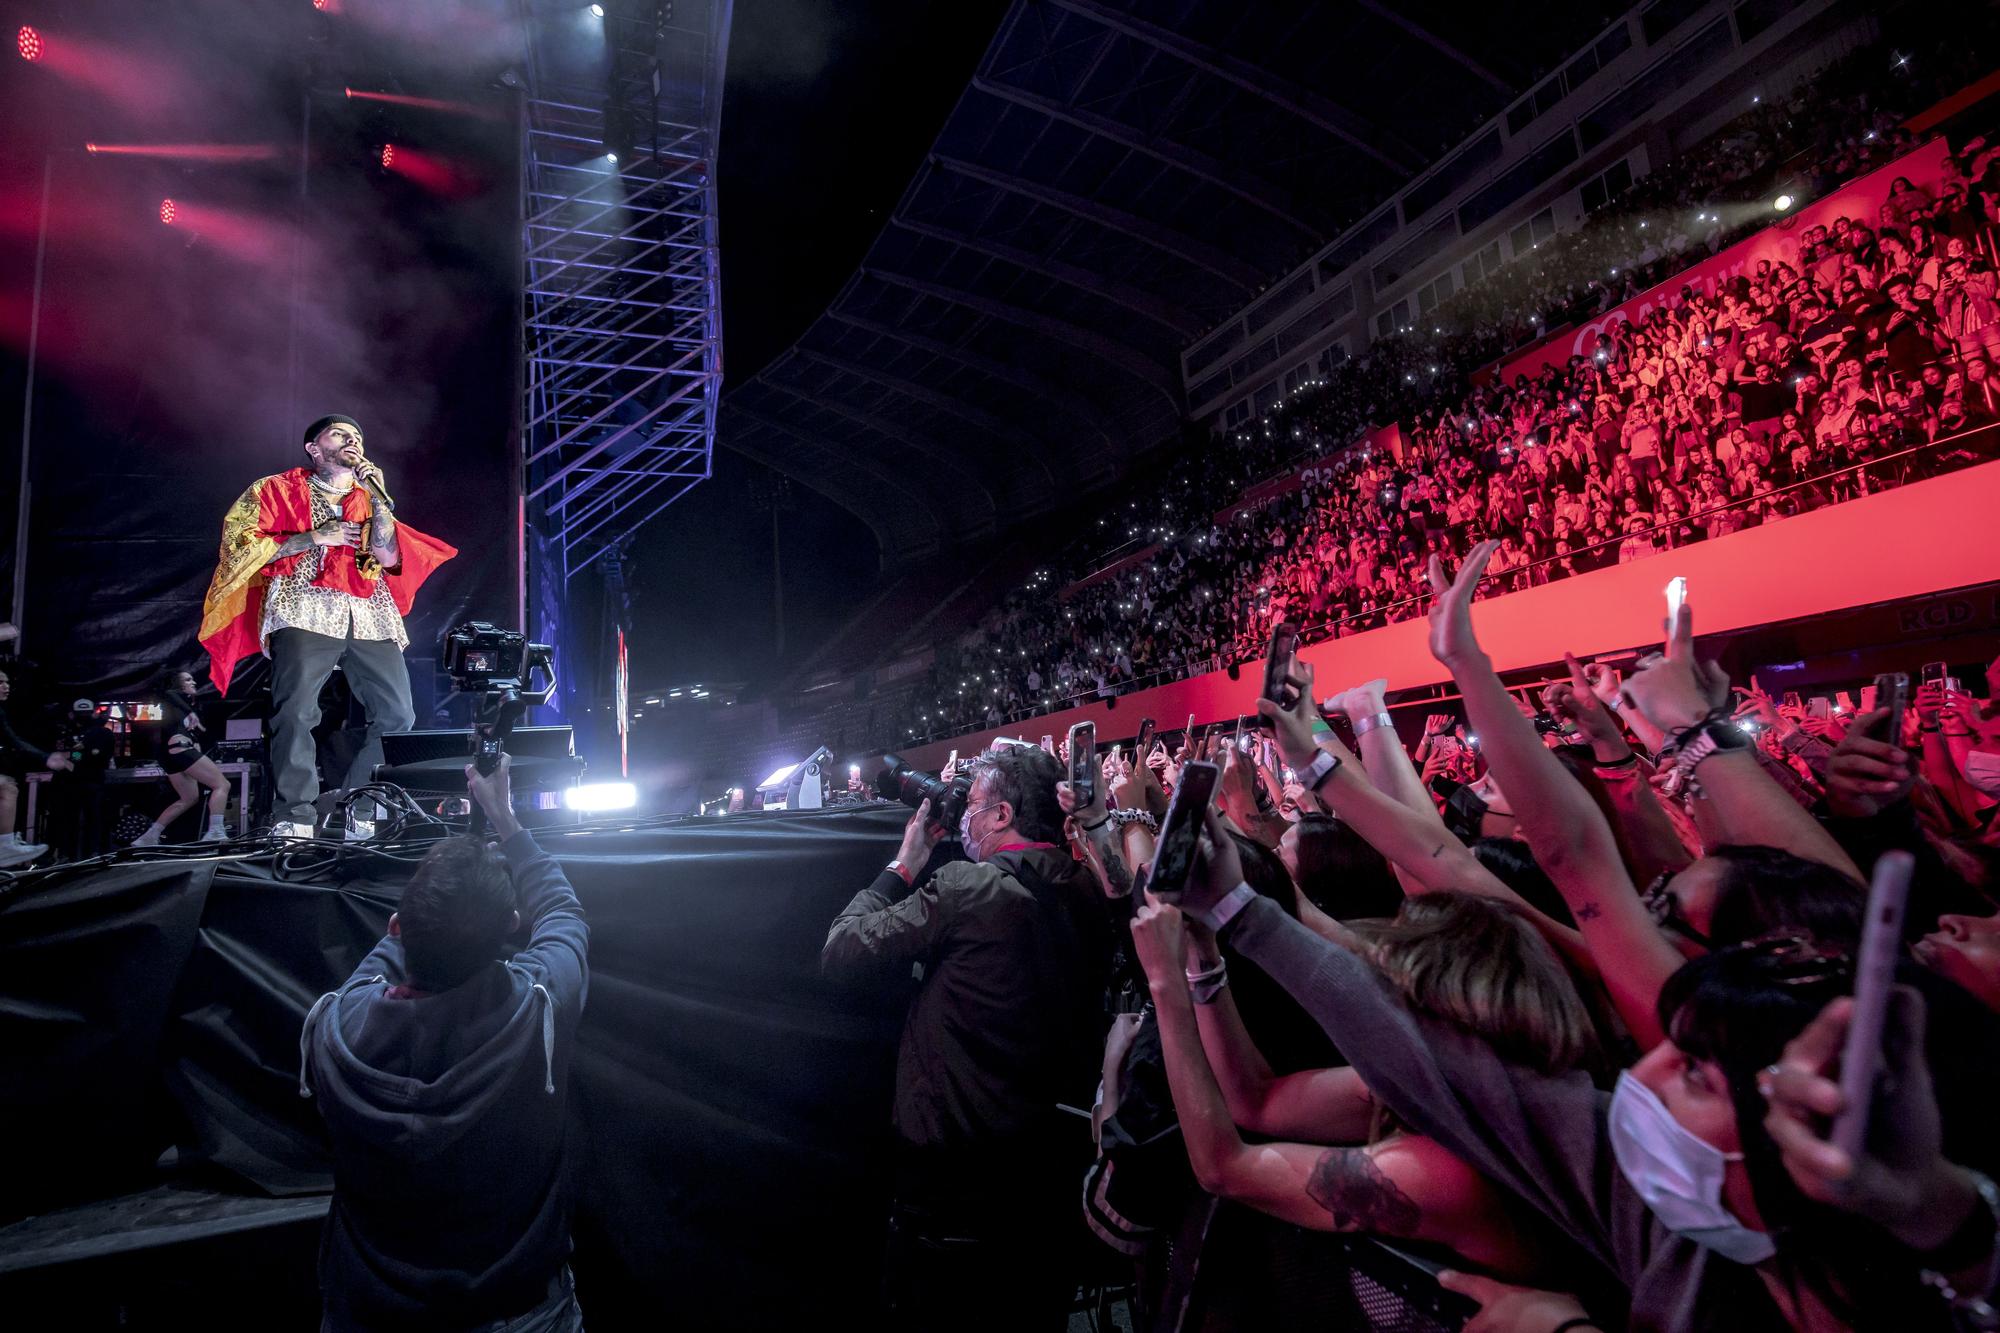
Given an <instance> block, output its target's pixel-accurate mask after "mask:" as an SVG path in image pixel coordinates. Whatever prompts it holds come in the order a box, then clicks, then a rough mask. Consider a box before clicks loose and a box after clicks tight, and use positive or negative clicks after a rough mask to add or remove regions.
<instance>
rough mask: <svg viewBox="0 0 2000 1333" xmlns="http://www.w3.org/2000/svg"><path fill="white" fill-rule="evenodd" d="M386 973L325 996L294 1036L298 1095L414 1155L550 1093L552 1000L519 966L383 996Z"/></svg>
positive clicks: (347, 1125) (363, 1133)
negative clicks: (509, 1104) (421, 991)
mask: <svg viewBox="0 0 2000 1333" xmlns="http://www.w3.org/2000/svg"><path fill="white" fill-rule="evenodd" d="M389 989H390V988H389V983H388V981H387V980H386V979H385V978H383V977H379V976H378V977H372V978H363V979H360V980H357V981H355V982H353V983H352V984H350V985H349V986H347V987H345V988H343V989H341V990H339V991H333V992H329V993H328V994H326V995H323V996H321V997H320V999H319V1001H318V1002H317V1003H316V1004H314V1005H313V1007H312V1011H311V1012H310V1013H309V1014H307V1016H306V1022H305V1028H304V1030H303V1032H302V1033H301V1034H300V1038H299V1057H300V1060H299V1095H300V1096H304V1097H310V1096H313V1095H314V1094H315V1093H319V1094H321V1096H320V1102H321V1111H322V1113H323V1114H325V1115H327V1116H328V1117H329V1118H330V1119H331V1118H336V1117H337V1118H338V1120H339V1122H340V1128H341V1130H343V1131H344V1132H345V1133H348V1134H351V1135H353V1136H355V1137H356V1138H359V1139H361V1140H362V1141H364V1142H368V1143H372V1144H374V1145H375V1146H377V1147H380V1148H383V1149H388V1150H393V1151H394V1152H396V1153H397V1154H398V1155H399V1156H402V1157H405V1158H409V1159H416V1160H421V1159H423V1158H426V1157H432V1156H436V1155H437V1154H440V1153H443V1152H446V1151H448V1150H449V1149H450V1148H451V1147H452V1145H453V1144H455V1143H456V1142H457V1141H458V1139H459V1137H460V1136H461V1135H462V1134H464V1133H466V1132H467V1131H468V1130H470V1129H472V1128H473V1127H475V1126H477V1125H478V1124H479V1123H480V1122H481V1120H482V1118H483V1117H485V1116H487V1115H489V1114H491V1113H493V1112H494V1111H495V1110H496V1108H497V1107H498V1106H499V1105H500V1104H501V1103H503V1102H505V1101H507V1100H509V1099H510V1098H511V1097H516V1096H519V1095H520V1093H519V1091H518V1089H517V1088H516V1087H515V1084H516V1083H517V1082H518V1081H520V1080H521V1079H523V1078H524V1077H525V1075H524V1074H523V1071H524V1070H529V1071H532V1073H533V1075H534V1076H535V1077H536V1078H537V1079H538V1080H539V1081H540V1082H541V1084H542V1091H543V1092H544V1093H549V1094H553V1093H554V1091H555V1001H554V1000H553V999H552V998H551V997H550V995H549V993H548V990H547V989H546V988H545V987H543V986H542V985H540V984H538V983H537V982H535V981H534V980H533V978H532V977H531V976H530V975H529V973H528V972H527V970H526V969H525V968H522V967H520V966H519V965H518V964H515V963H511V962H508V963H502V962H497V961H496V962H493V963H490V964H488V965H487V966H486V967H484V968H482V969H480V971H479V972H478V974H477V975H475V976H474V977H472V978H471V979H470V980H468V981H466V982H464V983H463V984H461V985H458V986H455V987H453V988H452V989H451V990H448V991H440V992H437V993H435V994H430V995H419V996H413V997H409V998H398V997H394V996H391V995H390V994H389Z"/></svg>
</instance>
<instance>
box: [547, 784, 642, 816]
mask: <svg viewBox="0 0 2000 1333" xmlns="http://www.w3.org/2000/svg"><path fill="white" fill-rule="evenodd" d="M637 804H639V789H638V788H637V787H635V786H633V785H632V784H631V783H629V782H586V783H584V784H583V785H582V786H581V787H571V788H570V789H569V790H568V791H565V792H564V793H563V805H564V806H566V807H568V808H569V809H571V810H576V811H581V812H584V813H598V812H601V811H605V810H630V809H631V808H632V807H634V806H636V805H637Z"/></svg>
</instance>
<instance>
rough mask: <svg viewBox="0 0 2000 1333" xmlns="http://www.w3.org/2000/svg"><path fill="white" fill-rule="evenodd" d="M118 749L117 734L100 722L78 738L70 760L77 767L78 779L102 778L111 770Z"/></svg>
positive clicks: (71, 749)
mask: <svg viewBox="0 0 2000 1333" xmlns="http://www.w3.org/2000/svg"><path fill="white" fill-rule="evenodd" d="M117 749H118V737H117V734H116V733H114V732H113V731H112V730H111V728H109V727H107V726H105V725H104V724H103V723H102V722H99V723H97V724H96V725H94V726H92V727H90V728H88V729H87V730H86V731H84V733H83V734H82V735H81V736H78V737H77V738H76V743H75V744H74V745H73V746H71V747H70V752H69V760H70V762H71V763H72V764H75V765H76V772H77V776H78V777H83V778H91V779H97V778H102V777H103V776H104V774H105V772H106V771H107V770H109V769H110V767H111V758H112V755H113V754H115V753H116V751H117Z"/></svg>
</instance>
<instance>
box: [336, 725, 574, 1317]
mask: <svg viewBox="0 0 2000 1333" xmlns="http://www.w3.org/2000/svg"><path fill="white" fill-rule="evenodd" d="M466 777H467V778H468V779H469V780H470V782H471V786H472V795H473V798H474V799H475V800H477V801H478V802H479V804H480V807H481V808H482V809H483V810H485V811H486V815H487V818H488V819H489V820H490V821H491V822H492V825H493V829H494V832H495V833H497V834H498V835H499V836H500V838H501V842H500V845H499V847H497V848H496V847H495V846H493V845H492V844H490V843H487V842H485V841H483V840H480V839H476V838H454V839H452V840H450V841H448V842H441V843H439V844H438V845H437V846H436V847H434V848H433V849H432V850H431V852H430V854H429V855H428V856H426V857H425V858H424V862H423V864H422V865H421V866H420V867H418V869H417V872H416V874H415V876H414V877H413V878H412V879H411V880H410V883H409V886H408V887H407V888H405V889H404V890H403V898H402V902H401V904H400V906H399V908H398V910H397V912H396V913H395V915H393V916H391V917H390V918H389V933H388V934H387V935H385V936H384V937H383V939H382V942H381V943H380V944H378V945H376V946H375V948H374V950H373V951H372V952H370V953H369V955H368V956H367V957H366V958H364V959H362V960H361V965H360V966H359V967H357V968H356V969H355V970H354V974H353V975H352V976H351V977H349V978H348V979H347V981H346V983H345V984H343V985H342V986H341V987H340V989H339V990H337V991H334V992H331V993H330V994H327V995H323V996H321V997H320V998H319V1001H318V1002H317V1003H316V1004H314V1005H313V1007H312V1011H311V1012H310V1013H308V1014H307V1015H306V1022H305V1030H304V1032H303V1033H302V1034H301V1036H300V1039H299V1049H300V1056H301V1058H300V1069H299V1092H300V1094H301V1095H303V1096H309V1097H316V1098H317V1101H318V1104H319V1109H320V1115H321V1116H322V1117H323V1118H324V1119H325V1120H326V1126H327V1134H328V1137H329V1138H330V1139H331V1140H332V1143H333V1161H334V1169H333V1178H334V1194H333V1209H332V1211H331V1212H330V1213H328V1215H327V1220H326V1230H325V1233H324V1235H323V1236H322V1238H321V1241H320V1259H319V1273H320V1285H321V1288H322V1291H323V1294H324V1297H325V1301H326V1318H325V1322H324V1323H323V1324H322V1328H323V1329H324V1330H328V1331H334V1330H345V1329H369V1330H385V1329H412V1330H414V1329H423V1330H427V1331H428V1330H472V1329H479V1330H482V1331H483V1333H487V1331H491V1333H530V1331H531V1330H532V1333H570V1331H572V1330H579V1329H581V1328H582V1326H583V1324H582V1315H581V1313H580V1312H579V1311H578V1309H577V1305H576V1293H575V1289H574V1286H573V1283H572V1280H571V1278H570V1274H569V1266H568V1262H567V1261H568V1259H569V1251H570V1238H569V1194H568V1187H567V1183H566V1172H565V1167H564V1125H565V1118H566V1117H565V1111H566V1103H567V1100H568V1098H567V1095H566V1094H567V1088H568V1083H569V1063H570V1056H571V1052H572V1051H573V1050H574V1049H575V1043H576V1029H577V1021H578V1019H579V1018H580V1017H581V1016H582V1013H583V1004H584V997H585V993H586V991H587V988H588V985H589V968H588V964H587V962H586V953H587V949H588V945H589V938H590V931H589V927H588V926H587V925H585V923H584V919H583V910H582V908H581V907H580V906H579V905H578V903H577V900H576V894H575V892H574V891H573V890H572V889H571V888H570V885H569V880H568V879H567V878H566V877H565V876H564V875H563V872H562V869H561V868H560V867H559V866H557V865H556V863H555V862H554V861H553V860H551V859H550V858H549V857H548V856H547V854H545V853H544V852H542V850H541V849H540V848H538V847H537V846H536V845H535V841H534V838H533V837H532V836H531V835H529V834H527V833H525V832H523V831H522V829H521V825H520V824H519V822H517V821H516V820H515V818H514V812H513V806H512V801H511V793H510V789H509V779H508V770H507V763H506V760H505V759H504V758H503V759H502V761H501V765H500V768H499V769H498V770H497V771H496V772H495V773H493V774H492V775H491V776H478V775H477V774H476V773H475V771H474V770H473V769H472V767H471V766H469V765H468V766H467V768H466ZM524 919H525V920H526V921H527V922H528V924H529V939H528V944H527V947H526V948H525V949H522V950H521V951H520V952H519V953H516V954H514V955H513V956H512V957H510V958H506V959H505V961H504V962H503V961H501V960H502V958H503V957H504V956H505V953H506V948H505V944H506V941H507V939H508V937H510V936H511V935H513V934H514V933H515V932H516V931H517V930H519V929H520V926H521V924H522V922H523V920H524Z"/></svg>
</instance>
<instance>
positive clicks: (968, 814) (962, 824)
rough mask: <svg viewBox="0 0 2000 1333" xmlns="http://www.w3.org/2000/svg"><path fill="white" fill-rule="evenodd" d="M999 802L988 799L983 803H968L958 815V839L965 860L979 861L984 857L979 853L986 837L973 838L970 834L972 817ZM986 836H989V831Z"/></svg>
mask: <svg viewBox="0 0 2000 1333" xmlns="http://www.w3.org/2000/svg"><path fill="white" fill-rule="evenodd" d="M999 804H1000V802H998V801H988V802H987V803H986V804H985V805H969V806H967V807H966V808H965V813H964V814H962V815H960V816H959V817H958V841H959V843H960V845H961V846H963V847H964V848H965V855H966V859H967V860H971V861H980V860H984V859H985V858H984V857H983V856H981V855H980V847H981V845H982V844H984V843H985V841H986V839H985V838H974V837H973V836H972V817H973V816H974V815H976V814H978V813H980V812H981V811H983V810H991V809H992V808H993V807H994V806H996V805H999ZM987 836H989V837H990V836H991V832H990V831H989V833H988V835H987Z"/></svg>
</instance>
